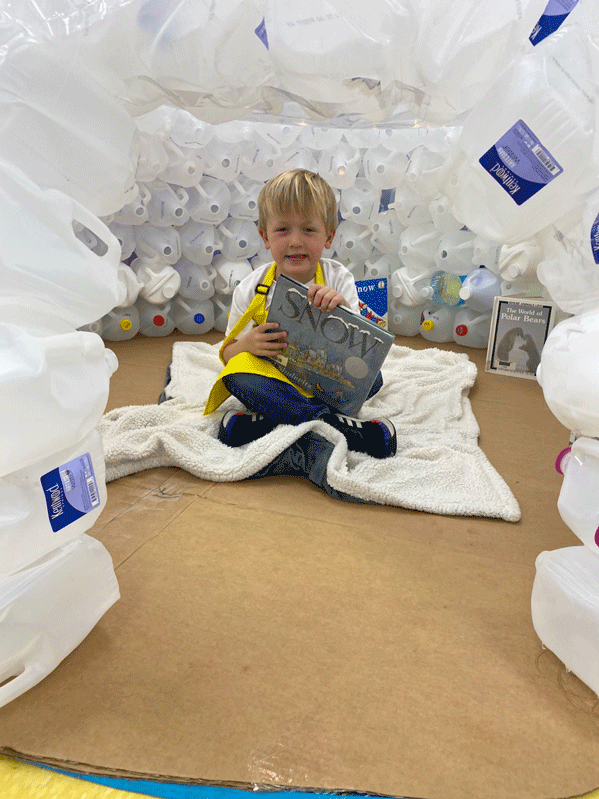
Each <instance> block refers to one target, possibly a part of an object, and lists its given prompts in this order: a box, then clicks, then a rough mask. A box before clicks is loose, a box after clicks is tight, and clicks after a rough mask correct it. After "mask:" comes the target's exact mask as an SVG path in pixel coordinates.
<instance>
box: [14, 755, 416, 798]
mask: <svg viewBox="0 0 599 799" xmlns="http://www.w3.org/2000/svg"><path fill="white" fill-rule="evenodd" d="M15 759H16V758H15ZM22 762H24V763H28V764H29V765H31V766H39V767H40V768H44V769H47V770H48V771H53V772H55V773H56V774H62V775H64V776H65V777H73V778H74V779H78V780H84V781H86V782H93V783H96V784H98V785H104V786H105V787H107V788H114V789H115V790H119V791H129V792H130V793H139V794H145V795H146V796H155V797H159V799H244V797H245V796H247V797H249V796H254V795H255V794H256V793H267V794H268V795H269V797H272V798H273V799H277V798H278V799H307V797H314V799H317V798H318V797H322V799H325V798H328V799H330V797H332V796H334V797H356V799H359V797H363V798H364V799H372V797H377V796H380V794H367V793H354V792H352V791H328V792H327V791H311V790H306V791H298V790H293V789H289V790H287V789H285V788H282V789H280V790H279V789H274V790H270V789H267V788H256V789H254V790H247V789H244V788H224V787H221V786H218V785H190V784H178V783H172V782H171V783H169V782H155V781H149V780H141V779H140V780H131V779H123V778H120V777H118V778H117V777H101V776H97V775H94V774H80V773H79V772H73V771H66V770H65V769H59V768H54V767H53V766H47V765H45V764H43V763H36V762H34V761H31V760H23V761H22ZM385 799H389V797H385ZM397 799H400V797H397Z"/></svg>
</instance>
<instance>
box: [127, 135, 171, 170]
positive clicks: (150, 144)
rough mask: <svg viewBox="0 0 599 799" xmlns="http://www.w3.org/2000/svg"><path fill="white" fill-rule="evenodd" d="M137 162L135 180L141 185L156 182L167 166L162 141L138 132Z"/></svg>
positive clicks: (166, 156) (155, 136) (156, 137)
mask: <svg viewBox="0 0 599 799" xmlns="http://www.w3.org/2000/svg"><path fill="white" fill-rule="evenodd" d="M138 136H139V161H138V163H137V170H136V172H135V179H136V180H137V181H141V182H142V183H150V182H151V181H153V180H156V178H157V177H158V175H159V174H160V173H161V172H162V170H163V169H165V168H166V166H167V164H168V154H167V152H166V149H165V146H164V142H163V141H162V139H161V138H160V137H159V136H157V135H155V134H153V133H149V132H147V131H143V130H139V131H138Z"/></svg>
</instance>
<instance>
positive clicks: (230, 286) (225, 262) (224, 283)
mask: <svg viewBox="0 0 599 799" xmlns="http://www.w3.org/2000/svg"><path fill="white" fill-rule="evenodd" d="M212 265H213V267H214V269H215V270H216V274H215V276H214V290H215V292H216V293H217V294H233V292H234V291H235V289H236V288H237V286H238V285H239V283H240V282H241V281H242V280H243V278H244V277H247V276H248V275H250V274H251V273H252V266H251V264H250V262H249V261H248V260H247V259H243V260H238V261H233V260H229V259H228V258H225V257H224V256H222V255H218V256H217V257H216V258H215V259H214V261H213V262H212Z"/></svg>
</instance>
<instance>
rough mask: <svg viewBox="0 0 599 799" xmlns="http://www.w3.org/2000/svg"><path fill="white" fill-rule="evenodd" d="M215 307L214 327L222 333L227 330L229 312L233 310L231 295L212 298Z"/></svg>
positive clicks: (217, 295) (216, 295)
mask: <svg viewBox="0 0 599 799" xmlns="http://www.w3.org/2000/svg"><path fill="white" fill-rule="evenodd" d="M211 301H212V304H213V305H214V327H215V328H216V329H217V330H219V331H220V332H221V333H224V332H225V331H226V329H227V323H228V321H229V311H230V310H231V295H230V294H215V295H214V297H212V298H211Z"/></svg>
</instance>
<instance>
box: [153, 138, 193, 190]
mask: <svg viewBox="0 0 599 799" xmlns="http://www.w3.org/2000/svg"><path fill="white" fill-rule="evenodd" d="M164 148H165V150H166V154H167V156H168V163H167V164H166V166H165V167H164V169H163V170H162V171H161V172H160V173H159V174H158V177H159V179H160V180H163V181H164V182H165V183H174V184H175V185H177V186H185V187H188V186H195V184H196V183H197V182H198V181H199V180H200V178H201V177H202V174H203V172H204V160H203V158H202V157H201V155H200V151H199V150H198V149H196V148H194V149H188V148H184V147H179V146H178V145H177V144H175V142H174V141H173V140H172V139H170V138H169V139H166V140H165V142H164Z"/></svg>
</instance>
